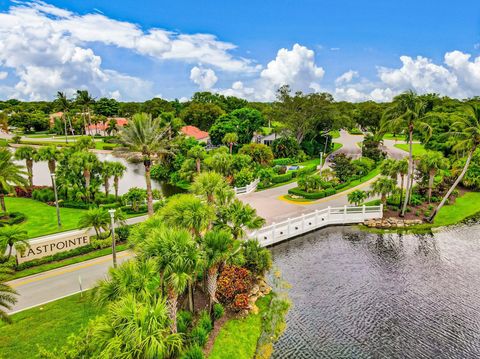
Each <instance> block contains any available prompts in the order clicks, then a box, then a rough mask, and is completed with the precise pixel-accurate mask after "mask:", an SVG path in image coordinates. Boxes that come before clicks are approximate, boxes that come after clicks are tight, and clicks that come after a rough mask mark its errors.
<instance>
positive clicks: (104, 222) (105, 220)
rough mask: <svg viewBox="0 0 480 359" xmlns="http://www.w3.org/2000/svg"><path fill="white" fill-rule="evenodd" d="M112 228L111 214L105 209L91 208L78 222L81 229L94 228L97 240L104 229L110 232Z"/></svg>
mask: <svg viewBox="0 0 480 359" xmlns="http://www.w3.org/2000/svg"><path fill="white" fill-rule="evenodd" d="M109 226H110V214H109V213H108V212H107V211H106V210H105V209H103V208H91V209H89V210H88V211H86V212H85V213H83V214H82V215H81V217H80V219H79V221H78V227H79V228H93V229H94V230H95V234H96V236H97V238H99V239H100V238H101V237H100V233H101V231H102V229H103V230H104V231H108V229H109Z"/></svg>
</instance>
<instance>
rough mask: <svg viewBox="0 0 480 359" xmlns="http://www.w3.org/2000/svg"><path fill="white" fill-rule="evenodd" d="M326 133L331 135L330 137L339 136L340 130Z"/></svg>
mask: <svg viewBox="0 0 480 359" xmlns="http://www.w3.org/2000/svg"><path fill="white" fill-rule="evenodd" d="M328 134H329V135H330V136H332V138H339V137H340V131H338V130H334V131H330V132H329V133H328Z"/></svg>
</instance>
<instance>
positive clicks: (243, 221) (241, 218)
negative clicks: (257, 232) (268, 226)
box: [218, 199, 265, 239]
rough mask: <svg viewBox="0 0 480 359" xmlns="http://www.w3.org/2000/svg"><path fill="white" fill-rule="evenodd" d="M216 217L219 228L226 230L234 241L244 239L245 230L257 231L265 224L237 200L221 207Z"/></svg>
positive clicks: (246, 205)
mask: <svg viewBox="0 0 480 359" xmlns="http://www.w3.org/2000/svg"><path fill="white" fill-rule="evenodd" d="M218 217H219V220H218V222H219V225H220V227H221V228H224V229H228V230H229V231H230V233H231V234H232V235H233V238H235V239H242V238H244V237H245V235H246V233H245V229H259V228H262V226H263V225H264V224H265V220H264V219H263V218H262V217H260V216H258V215H257V211H256V210H255V209H254V208H252V207H251V206H250V205H249V204H244V203H243V202H242V201H240V200H238V199H235V200H233V201H232V202H230V203H228V204H227V205H224V206H222V207H221V208H220V209H219V215H218Z"/></svg>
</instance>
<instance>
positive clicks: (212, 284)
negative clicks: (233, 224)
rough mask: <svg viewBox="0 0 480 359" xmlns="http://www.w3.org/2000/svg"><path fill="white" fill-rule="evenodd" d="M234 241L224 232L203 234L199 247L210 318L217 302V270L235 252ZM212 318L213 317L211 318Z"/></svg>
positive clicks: (215, 231) (216, 231) (217, 231)
mask: <svg viewBox="0 0 480 359" xmlns="http://www.w3.org/2000/svg"><path fill="white" fill-rule="evenodd" d="M236 243H237V242H235V240H234V239H233V237H232V235H231V234H230V233H229V232H227V231H224V230H214V231H210V232H208V233H206V234H205V236H204V238H203V240H202V243H201V247H202V250H203V252H204V255H205V262H206V268H207V290H208V295H209V309H210V315H211V316H212V310H213V303H215V302H216V301H217V298H216V292H217V280H218V268H219V266H220V264H221V263H223V262H225V261H226V260H227V259H228V257H230V255H232V253H233V251H234V250H235V247H234V246H235V244H236ZM212 317H213V316H212Z"/></svg>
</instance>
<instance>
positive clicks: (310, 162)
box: [295, 157, 325, 166]
mask: <svg viewBox="0 0 480 359" xmlns="http://www.w3.org/2000/svg"><path fill="white" fill-rule="evenodd" d="M324 160H325V159H324ZM319 164H320V157H319V158H313V159H311V160H307V161H303V162H299V163H295V165H298V166H313V165H315V166H318V165H319Z"/></svg>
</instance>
